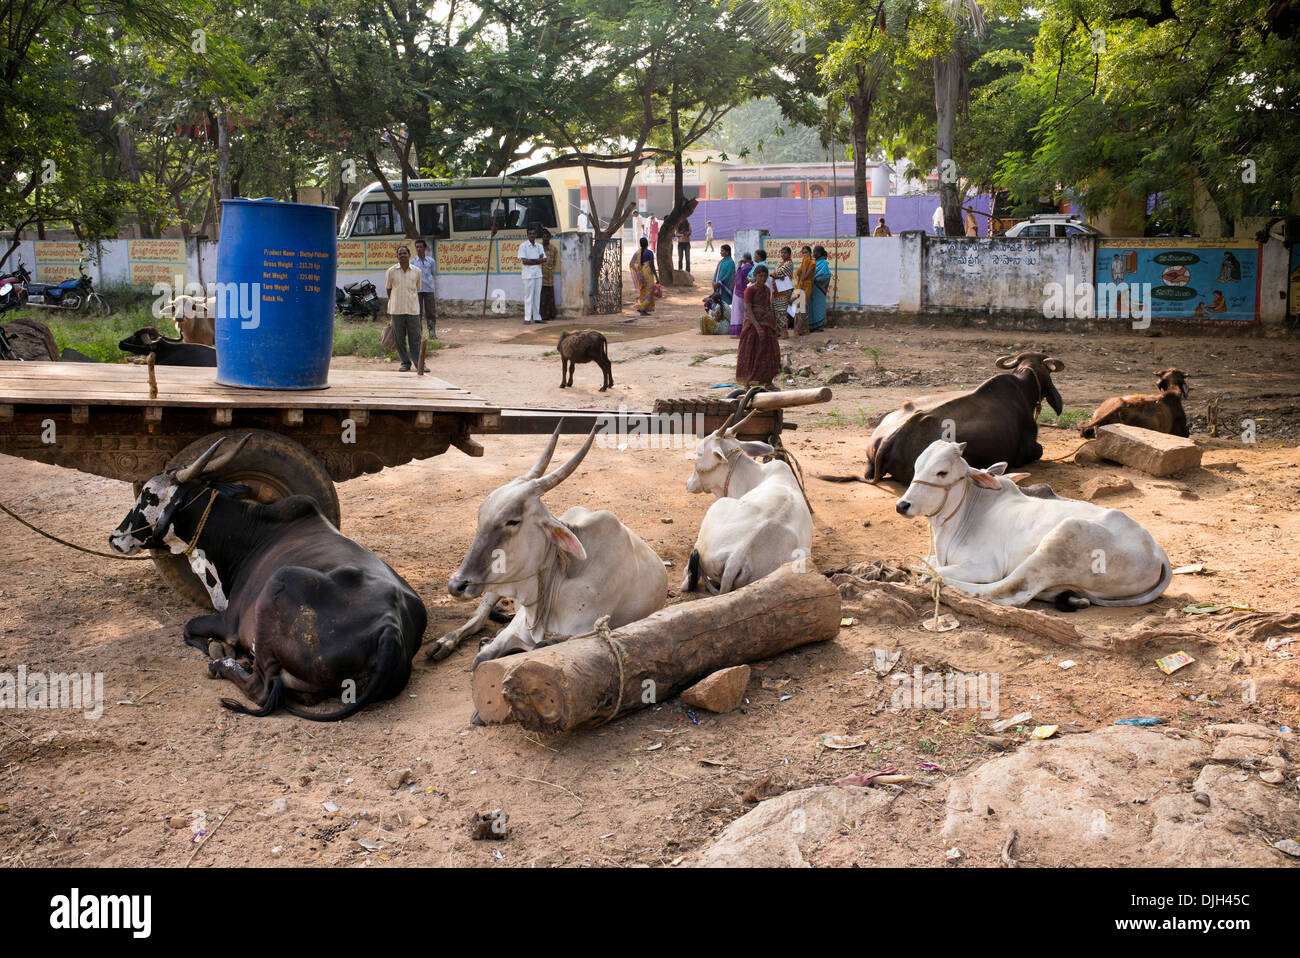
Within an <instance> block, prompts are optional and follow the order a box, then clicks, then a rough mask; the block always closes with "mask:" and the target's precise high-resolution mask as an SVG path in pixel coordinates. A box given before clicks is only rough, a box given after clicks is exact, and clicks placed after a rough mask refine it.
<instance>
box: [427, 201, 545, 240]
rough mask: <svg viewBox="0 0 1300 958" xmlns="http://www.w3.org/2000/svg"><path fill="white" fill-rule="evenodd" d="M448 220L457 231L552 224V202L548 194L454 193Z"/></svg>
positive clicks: (507, 228) (517, 228)
mask: <svg viewBox="0 0 1300 958" xmlns="http://www.w3.org/2000/svg"><path fill="white" fill-rule="evenodd" d="M451 223H452V227H453V228H454V229H455V230H456V232H457V233H472V232H487V231H488V230H491V229H492V228H493V226H494V224H495V228H496V229H498V230H523V229H527V228H528V227H530V226H536V227H538V228H539V229H541V228H543V227H554V226H555V225H556V223H555V203H554V202H553V201H552V200H551V198H550V197H549V196H503V197H501V198H500V199H497V198H496V197H491V196H473V197H464V198H460V197H453V198H452V201H451Z"/></svg>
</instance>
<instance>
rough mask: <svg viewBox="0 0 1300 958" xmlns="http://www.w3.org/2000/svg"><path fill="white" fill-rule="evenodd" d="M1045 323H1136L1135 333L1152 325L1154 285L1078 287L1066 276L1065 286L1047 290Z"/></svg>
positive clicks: (1134, 326)
mask: <svg viewBox="0 0 1300 958" xmlns="http://www.w3.org/2000/svg"><path fill="white" fill-rule="evenodd" d="M1043 317H1044V318H1045V319H1093V318H1094V317H1095V318H1097V319H1132V320H1133V328H1134V329H1146V328H1148V327H1149V326H1150V325H1151V284H1150V283H1114V282H1112V283H1098V284H1096V285H1095V286H1094V285H1093V284H1092V283H1086V282H1085V283H1076V282H1075V281H1074V277H1073V276H1071V275H1068V274H1067V275H1066V277H1065V282H1064V283H1063V284H1062V283H1055V282H1053V283H1047V284H1045V285H1044V286H1043Z"/></svg>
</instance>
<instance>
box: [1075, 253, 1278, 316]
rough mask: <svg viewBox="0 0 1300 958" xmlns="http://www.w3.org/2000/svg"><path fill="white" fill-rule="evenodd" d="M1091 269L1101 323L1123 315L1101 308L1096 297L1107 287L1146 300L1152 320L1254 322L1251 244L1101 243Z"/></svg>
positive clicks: (1255, 270)
mask: <svg viewBox="0 0 1300 958" xmlns="http://www.w3.org/2000/svg"><path fill="white" fill-rule="evenodd" d="M1096 270H1097V273H1096V275H1097V284H1098V287H1099V294H1098V296H1097V316H1098V317H1099V318H1102V319H1110V318H1120V317H1123V316H1126V315H1127V314H1126V313H1122V312H1116V311H1114V310H1112V309H1109V308H1107V302H1106V297H1104V296H1102V295H1101V294H1100V293H1101V289H1102V288H1103V287H1104V285H1105V284H1107V283H1111V284H1114V285H1115V286H1119V285H1121V284H1126V285H1127V287H1128V288H1129V289H1136V290H1140V293H1138V292H1135V295H1139V296H1141V297H1143V298H1149V301H1150V303H1151V318H1152V319H1153V320H1162V319H1163V320H1184V321H1188V320H1190V321H1192V322H1241V323H1256V322H1259V245H1258V244H1257V243H1255V242H1254V241H1253V240H1239V239H1189V238H1185V237H1169V238H1164V237H1161V238H1151V239H1144V238H1133V239H1124V238H1122V237H1112V238H1103V239H1100V240H1098V242H1097V262H1096ZM1133 284H1136V287H1134V285H1133ZM1143 306H1144V307H1145V304H1143Z"/></svg>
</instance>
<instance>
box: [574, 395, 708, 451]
mask: <svg viewBox="0 0 1300 958" xmlns="http://www.w3.org/2000/svg"><path fill="white" fill-rule="evenodd" d="M596 418H597V423H598V425H597V427H596V445H598V446H600V447H601V448H612V449H619V450H623V449H688V450H689V449H694V448H695V446H696V444H697V443H698V442H699V441H700V440H701V439H703V438H704V437H705V436H707V435H708V431H707V430H706V429H705V425H704V416H703V415H701V414H699V413H690V412H687V413H680V412H673V413H661V412H652V413H629V412H628V411H627V405H626V403H620V404H619V407H618V412H617V413H606V414H604V415H601V416H598V417H596Z"/></svg>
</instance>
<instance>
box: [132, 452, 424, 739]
mask: <svg viewBox="0 0 1300 958" xmlns="http://www.w3.org/2000/svg"><path fill="white" fill-rule="evenodd" d="M244 441H247V440H244ZM221 443H222V440H218V441H217V442H216V443H214V444H213V445H212V446H211V448H209V449H208V450H207V452H205V453H204V454H203V455H202V456H200V457H199V459H198V460H196V461H195V462H194V463H193V464H192V465H190V466H186V467H184V468H183V469H179V470H169V471H168V472H164V473H162V474H161V475H158V476H155V477H154V478H152V479H150V480H149V481H148V482H147V483H145V485H144V488H143V489H142V490H141V491H140V496H139V498H138V499H137V500H136V504H135V506H134V507H133V508H132V509H131V511H130V512H129V513H128V514H127V516H126V518H125V519H123V520H122V524H121V525H120V526H118V528H117V529H116V530H114V532H113V533H112V535H110V536H109V542H110V544H111V545H112V547H113V549H114V550H115V551H116V552H118V553H121V554H130V553H132V552H135V551H137V550H138V549H139V548H141V547H144V548H149V549H167V548H169V547H170V548H172V549H173V550H174V551H179V549H180V548H181V547H182V546H183V545H185V544H186V543H192V544H193V546H194V551H193V555H192V556H191V558H190V561H191V564H192V565H194V566H195V567H196V571H197V572H199V575H200V578H202V579H203V581H204V584H205V585H206V586H207V588H208V590H209V592H210V593H211V594H212V597H213V605H214V606H216V607H217V608H218V609H219V611H217V612H216V613H214V614H212V615H201V616H198V617H197V618H194V619H190V621H189V622H187V623H186V625H185V631H184V638H185V642H186V644H187V645H192V646H194V647H195V648H197V649H201V650H202V651H204V652H205V653H208V654H209V655H210V656H211V657H212V661H211V662H209V663H208V671H209V673H210V674H211V675H213V676H216V677H220V678H225V679H229V680H230V681H231V682H234V683H235V684H236V685H238V686H239V688H240V690H241V691H243V693H244V694H245V695H247V696H248V697H249V698H250V699H252V700H253V701H255V702H256V703H257V705H258V706H259V708H258V709H256V710H252V709H249V708H248V707H247V706H245V705H243V704H241V703H239V702H237V701H234V700H232V699H222V700H221V704H222V705H224V706H225V707H226V708H228V709H230V710H232V711H235V712H241V713H244V714H246V715H258V716H262V715H269V714H270V713H271V712H273V711H275V710H276V709H277V708H280V707H283V708H284V709H285V710H286V711H288V712H290V713H292V714H294V715H297V716H300V717H302V718H306V719H311V720H313V721H320V722H330V721H337V720H338V719H342V718H347V717H348V716H349V715H352V714H353V713H354V712H357V711H359V710H360V709H362V708H364V707H365V706H366V705H367V704H369V703H370V702H378V701H382V700H384V699H390V698H392V697H393V696H395V695H397V694H398V693H400V692H401V691H402V689H403V688H405V687H406V683H407V681H408V679H409V678H410V675H411V658H412V657H413V656H414V655H415V653H416V650H417V649H418V648H419V647H420V642H421V640H422V638H423V636H424V629H425V626H426V624H427V620H428V613H427V611H426V609H425V606H424V603H423V602H422V601H421V600H420V597H419V596H418V595H416V594H415V591H414V590H413V589H412V588H411V587H410V586H409V585H408V584H407V583H406V581H405V580H404V579H403V578H402V577H401V576H400V575H398V574H397V573H396V572H394V571H393V570H392V569H391V568H390V567H389V566H388V565H387V564H386V563H384V562H383V561H382V560H380V559H379V558H378V557H377V556H376V555H375V554H374V553H372V552H371V551H370V550H369V549H366V548H365V547H364V546H361V545H359V544H357V543H356V542H353V541H352V540H351V539H349V538H347V537H346V536H344V535H342V534H341V533H340V532H339V531H338V530H337V529H335V528H334V526H333V524H331V523H330V521H329V520H328V519H326V518H325V516H324V515H323V514H322V513H321V511H320V507H319V506H318V505H317V504H316V500H315V499H312V498H310V497H308V496H289V497H288V498H285V499H281V500H279V501H277V502H273V503H271V504H270V505H261V504H257V503H248V502H240V501H239V500H238V499H236V498H234V497H235V496H236V495H241V494H245V493H247V492H248V491H249V490H248V488H247V487H246V486H233V485H229V484H226V483H219V482H212V481H208V480H204V479H203V478H202V475H203V473H204V471H205V470H206V471H208V472H212V473H216V472H218V471H220V470H221V469H222V468H224V467H226V466H227V465H228V464H229V463H230V461H231V460H232V459H233V458H234V457H235V456H237V455H238V453H239V451H240V449H241V448H242V447H243V442H240V443H239V444H238V445H237V446H235V447H234V449H233V451H230V452H227V453H226V454H225V455H223V456H221V457H220V458H218V459H215V460H214V459H213V454H214V453H215V452H216V450H217V447H218V446H220V445H221ZM223 605H224V608H223ZM237 656H249V657H251V659H252V662H251V666H252V667H251V670H249V669H247V668H246V667H245V665H244V663H241V662H240V661H237V658H236V657H237ZM326 696H340V697H341V698H342V700H343V707H342V708H339V709H336V710H334V711H331V712H312V711H309V710H305V709H303V708H302V707H301V705H302V704H312V703H314V702H315V701H317V700H319V699H320V698H322V697H326Z"/></svg>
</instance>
